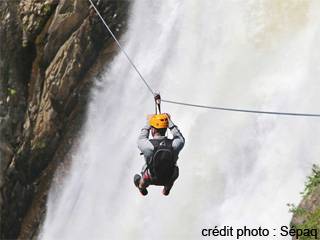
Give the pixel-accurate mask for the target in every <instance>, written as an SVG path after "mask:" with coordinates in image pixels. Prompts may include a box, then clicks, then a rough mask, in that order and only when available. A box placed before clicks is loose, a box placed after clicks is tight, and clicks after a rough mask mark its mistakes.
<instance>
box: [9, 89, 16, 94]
mask: <svg viewBox="0 0 320 240" xmlns="http://www.w3.org/2000/svg"><path fill="white" fill-rule="evenodd" d="M8 91H9V92H10V94H11V95H14V94H15V93H16V92H17V91H16V90H14V89H12V88H8Z"/></svg>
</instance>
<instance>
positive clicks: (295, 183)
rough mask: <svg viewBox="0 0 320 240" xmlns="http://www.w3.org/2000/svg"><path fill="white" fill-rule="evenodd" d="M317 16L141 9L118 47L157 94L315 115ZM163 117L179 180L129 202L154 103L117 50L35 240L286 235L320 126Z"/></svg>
mask: <svg viewBox="0 0 320 240" xmlns="http://www.w3.org/2000/svg"><path fill="white" fill-rule="evenodd" d="M319 12H320V2H319V1H300V0H297V1H295V0H291V1H289V0H288V1H283V0H272V1H268V0H265V1H263V0H262V1H224V0H223V1H222V0H221V1H205V0H200V1H199V0H185V1H182V0H181V1H180V0H174V1H173V0H170V1H169V0H168V1H159V0H152V1H151V0H148V1H141V0H140V1H135V2H134V4H133V6H132V10H131V16H130V19H129V29H128V32H127V34H126V35H125V36H124V38H123V39H122V44H123V47H124V48H125V49H126V52H127V53H128V54H129V56H130V57H131V58H132V59H133V61H134V63H135V65H136V66H137V67H138V69H139V71H140V72H141V73H142V74H143V76H144V78H145V79H146V80H147V81H148V83H149V84H150V86H151V88H152V89H154V90H157V89H158V90H160V91H161V93H162V97H163V98H165V99H170V100H176V101H182V102H188V103H194V104H203V105H211V106H219V107H231V108H244V109H254V110H266V111H280V112H281V111H283V112H305V113H318V112H319V110H320V102H319V92H320V80H319V76H320V68H319V62H320V46H319V42H320V24H319V21H318V13H319ZM106 34H109V33H108V32H107V30H106ZM162 110H163V111H164V112H169V113H171V114H172V119H173V121H174V122H175V123H176V124H177V125H178V126H179V128H180V129H181V131H182V133H183V134H184V136H185V138H186V145H185V148H184V149H183V150H182V152H181V154H180V160H179V162H178V163H179V167H180V177H179V179H178V180H177V181H176V183H175V185H174V187H173V189H172V191H171V193H170V196H168V197H164V196H162V194H161V190H162V188H160V187H150V188H149V195H148V196H146V197H142V196H141V195H140V194H139V192H138V191H137V189H136V188H135V187H134V185H133V176H134V174H135V173H138V172H139V171H140V169H141V166H142V165H143V157H141V156H139V151H138V149H137V147H136V140H137V137H138V134H139V132H140V129H141V128H142V127H143V126H144V124H145V120H146V118H145V117H146V115H147V114H148V113H152V112H153V111H154V102H153V98H152V95H151V94H150V92H149V91H148V89H147V88H146V86H145V85H144V84H143V82H142V81H141V79H140V78H139V76H138V74H137V73H136V72H135V71H134V69H133V68H132V66H131V65H130V63H129V62H128V60H127V58H126V57H125V56H124V55H123V54H122V53H121V52H120V53H119V54H118V56H117V57H116V58H115V60H114V61H113V63H112V64H111V66H110V68H109V69H108V70H107V71H106V72H105V74H104V77H103V78H102V79H98V80H96V87H95V89H94V90H93V91H92V100H91V103H90V106H89V110H88V113H87V115H88V117H87V118H88V119H87V123H86V126H85V131H84V134H83V136H82V138H81V140H80V147H79V150H78V152H77V154H75V156H74V157H73V165H72V169H71V172H70V175H69V176H68V177H67V178H66V179H65V183H64V185H63V186H61V188H60V189H59V190H58V189H57V188H54V189H51V191H50V194H49V198H48V203H47V215H46V220H45V223H44V226H43V228H42V230H41V234H40V237H39V238H40V239H46V240H47V239H200V238H203V236H202V229H204V228H214V227H215V226H217V227H218V228H222V227H224V226H229V227H230V226H232V227H233V228H234V229H236V228H243V227H244V226H247V227H248V228H255V229H257V228H259V227H260V226H261V227H262V228H264V229H268V230H269V231H270V236H272V237H273V239H291V237H289V236H287V237H282V236H281V235H280V227H281V226H288V225H289V223H290V219H291V216H292V214H290V213H289V212H288V207H287V206H286V204H287V203H295V204H298V203H299V201H300V198H301V197H300V195H299V192H301V191H302V190H303V188H304V185H303V184H304V181H305V180H306V175H308V174H309V173H310V169H311V165H312V164H313V163H318V162H319V156H320V144H319V143H320V124H319V119H318V118H311V117H309V118H307V117H290V116H278V115H258V114H248V113H235V112H223V111H213V110H206V109H196V108H190V107H185V106H178V105H172V104H166V103H163V104H162ZM273 229H276V230H273ZM273 235H276V236H275V237H274V236H273ZM270 236H269V237H270ZM217 239H223V240H227V239H236V237H235V236H233V237H232V236H229V237H227V236H226V237H217ZM240 239H256V237H242V238H240ZM259 239H265V238H264V237H259ZM268 239H270V238H268Z"/></svg>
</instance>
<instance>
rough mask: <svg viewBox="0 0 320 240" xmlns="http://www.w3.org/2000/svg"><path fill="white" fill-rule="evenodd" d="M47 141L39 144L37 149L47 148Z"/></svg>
mask: <svg viewBox="0 0 320 240" xmlns="http://www.w3.org/2000/svg"><path fill="white" fill-rule="evenodd" d="M46 145H47V144H46V140H42V141H40V142H38V143H37V147H38V148H40V149H44V148H45V147H46Z"/></svg>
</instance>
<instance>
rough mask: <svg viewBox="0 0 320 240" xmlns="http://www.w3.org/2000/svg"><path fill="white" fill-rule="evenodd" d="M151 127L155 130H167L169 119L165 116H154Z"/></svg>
mask: <svg viewBox="0 0 320 240" xmlns="http://www.w3.org/2000/svg"><path fill="white" fill-rule="evenodd" d="M150 125H151V126H152V127H154V128H167V127H168V126H169V122H168V117H167V116H166V115H164V114H157V115H154V116H153V117H152V118H151V120H150Z"/></svg>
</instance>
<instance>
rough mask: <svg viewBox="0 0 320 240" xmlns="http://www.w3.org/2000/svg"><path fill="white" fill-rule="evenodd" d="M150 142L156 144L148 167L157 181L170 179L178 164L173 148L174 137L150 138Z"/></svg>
mask: <svg viewBox="0 0 320 240" xmlns="http://www.w3.org/2000/svg"><path fill="white" fill-rule="evenodd" d="M150 142H151V143H152V144H153V146H154V151H153V156H152V159H151V162H150V163H149V164H148V168H149V169H150V172H151V174H152V175H153V176H154V179H155V180H156V181H159V182H166V181H169V180H170V179H171V177H172V176H173V173H174V170H175V166H176V162H175V159H174V155H173V149H172V139H167V138H165V139H163V140H157V139H150Z"/></svg>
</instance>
